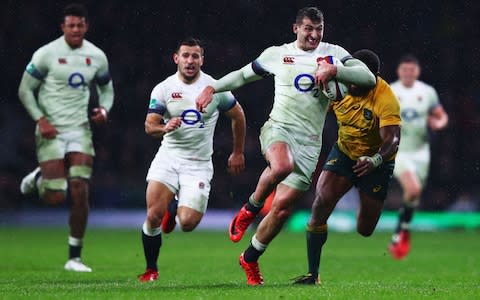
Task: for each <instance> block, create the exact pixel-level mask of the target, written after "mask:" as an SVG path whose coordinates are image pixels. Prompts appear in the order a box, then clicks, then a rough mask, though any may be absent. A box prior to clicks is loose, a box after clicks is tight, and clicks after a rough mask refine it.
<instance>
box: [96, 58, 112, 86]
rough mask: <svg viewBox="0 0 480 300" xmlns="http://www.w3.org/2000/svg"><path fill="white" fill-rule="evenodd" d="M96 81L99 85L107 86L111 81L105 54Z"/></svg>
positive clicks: (101, 59)
mask: <svg viewBox="0 0 480 300" xmlns="http://www.w3.org/2000/svg"><path fill="white" fill-rule="evenodd" d="M95 80H96V81H97V83H98V85H105V84H107V83H109V82H110V80H111V77H110V70H109V67H108V59H107V56H106V55H105V54H104V53H102V55H101V56H100V66H99V68H98V70H97V73H96V74H95Z"/></svg>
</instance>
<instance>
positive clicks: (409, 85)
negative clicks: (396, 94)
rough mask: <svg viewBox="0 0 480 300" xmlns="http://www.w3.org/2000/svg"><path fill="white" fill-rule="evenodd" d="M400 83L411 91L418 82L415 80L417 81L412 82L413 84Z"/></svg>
mask: <svg viewBox="0 0 480 300" xmlns="http://www.w3.org/2000/svg"><path fill="white" fill-rule="evenodd" d="M400 82H401V83H402V85H403V86H404V87H405V88H407V89H411V88H412V87H413V86H414V85H415V82H416V80H415V81H412V82H402V81H400Z"/></svg>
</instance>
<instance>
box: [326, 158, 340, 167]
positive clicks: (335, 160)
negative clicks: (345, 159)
mask: <svg viewBox="0 0 480 300" xmlns="http://www.w3.org/2000/svg"><path fill="white" fill-rule="evenodd" d="M337 162H338V158H333V159H330V160H329V161H327V166H333V165H334V164H336V163H337Z"/></svg>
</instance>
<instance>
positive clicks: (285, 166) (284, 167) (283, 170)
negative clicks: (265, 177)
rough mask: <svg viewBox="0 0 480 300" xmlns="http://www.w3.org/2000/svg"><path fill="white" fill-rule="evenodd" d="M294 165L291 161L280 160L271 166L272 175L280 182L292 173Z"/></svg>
mask: <svg viewBox="0 0 480 300" xmlns="http://www.w3.org/2000/svg"><path fill="white" fill-rule="evenodd" d="M293 167H294V166H293V163H292V162H289V161H282V162H278V163H276V164H274V165H271V166H270V168H271V171H272V176H273V177H274V178H275V181H276V182H280V181H282V180H283V179H285V178H286V177H287V176H288V175H290V173H292V172H293Z"/></svg>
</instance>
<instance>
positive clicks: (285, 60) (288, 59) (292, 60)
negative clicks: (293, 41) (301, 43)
mask: <svg viewBox="0 0 480 300" xmlns="http://www.w3.org/2000/svg"><path fill="white" fill-rule="evenodd" d="M283 63H284V64H286V65H294V64H295V57H293V56H284V57H283Z"/></svg>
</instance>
